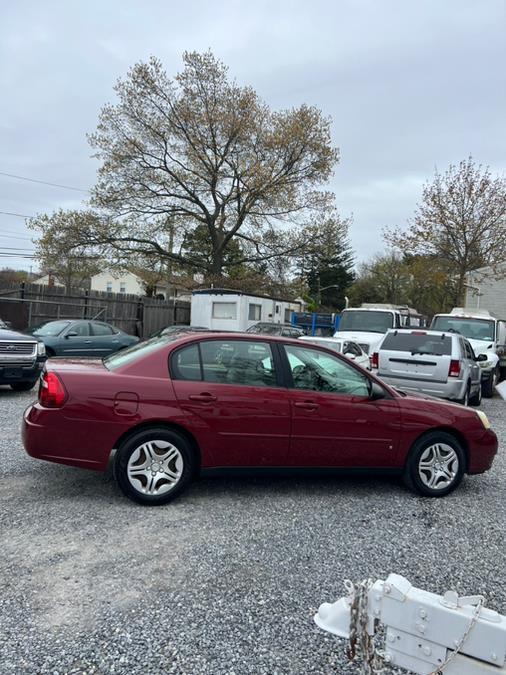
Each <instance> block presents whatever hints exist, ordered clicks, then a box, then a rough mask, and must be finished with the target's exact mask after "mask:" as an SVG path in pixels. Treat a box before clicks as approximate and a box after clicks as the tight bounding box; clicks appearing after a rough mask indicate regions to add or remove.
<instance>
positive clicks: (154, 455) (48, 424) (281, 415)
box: [22, 333, 497, 505]
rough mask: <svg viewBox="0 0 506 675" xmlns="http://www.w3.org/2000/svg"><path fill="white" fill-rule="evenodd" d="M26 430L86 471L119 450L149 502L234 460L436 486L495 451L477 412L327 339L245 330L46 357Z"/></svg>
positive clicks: (129, 482) (48, 456)
mask: <svg viewBox="0 0 506 675" xmlns="http://www.w3.org/2000/svg"><path fill="white" fill-rule="evenodd" d="M98 422H99V423H98ZM22 433H23V442H24V446H25V448H26V450H27V452H28V454H29V455H31V456H32V457H36V458H38V459H45V460H49V461H53V462H59V463H61V464H68V465H71V466H76V467H83V468H86V469H97V470H99V471H104V470H105V469H106V468H107V466H108V463H109V459H110V457H111V454H112V452H113V450H114V449H116V452H115V454H114V475H115V477H116V480H117V482H118V484H119V486H120V488H121V489H122V490H123V492H124V493H125V495H127V496H128V497H130V498H131V499H133V500H135V501H137V502H140V503H142V504H151V505H157V504H164V503H165V502H168V501H170V500H171V499H173V498H174V497H176V496H177V495H178V494H180V493H181V492H182V491H183V490H184V489H185V488H186V487H187V486H188V484H189V483H190V482H191V480H192V479H193V478H194V477H195V476H196V475H197V474H198V473H199V472H201V473H206V472H207V473H212V472H217V471H223V470H225V469H226V468H233V469H243V470H250V469H251V468H257V469H258V468H260V469H263V470H269V469H276V470H279V468H280V467H288V468H290V469H292V470H294V469H297V470H299V471H302V472H305V471H307V470H308V469H309V467H318V468H325V469H326V470H327V469H328V468H339V469H357V468H359V469H369V470H383V471H385V470H386V471H389V472H394V473H399V474H402V475H403V476H404V479H405V481H406V483H407V484H408V485H409V486H410V488H412V489H413V490H416V491H417V492H419V493H421V494H423V495H426V496H431V497H439V496H443V495H445V494H447V493H449V492H450V491H451V490H453V489H454V488H456V487H457V485H458V484H459V483H460V481H461V479H462V476H463V475H464V473H468V474H475V473H482V472H484V471H487V470H488V469H490V467H491V465H492V461H493V458H494V456H495V454H496V452H497V437H496V435H495V433H494V432H493V431H492V430H491V429H490V424H489V422H488V419H487V417H486V415H485V414H484V413H483V412H482V411H481V410H474V409H471V408H464V407H463V406H456V405H452V404H450V403H444V402H441V401H435V400H433V399H430V398H427V397H423V396H420V395H408V394H406V393H400V392H397V391H396V390H395V389H393V388H392V387H390V386H389V385H388V384H386V383H384V382H381V381H380V380H379V379H378V378H376V377H375V376H374V375H372V374H371V373H368V372H366V371H364V370H363V369H362V368H360V367H359V366H357V365H356V364H355V363H353V362H352V361H350V360H348V359H347V358H346V357H344V356H342V355H341V354H337V353H336V352H334V351H332V350H330V349H327V348H324V347H321V346H316V345H313V344H308V343H306V342H302V341H300V340H288V339H285V338H279V337H271V336H265V335H247V334H245V333H242V334H223V333H221V334H220V333H205V334H204V333H203V334H199V335H197V334H193V335H183V336H173V337H166V336H162V337H159V338H153V339H152V340H147V341H145V342H142V343H140V344H138V345H135V346H133V347H131V348H130V349H127V350H125V351H123V352H118V353H116V354H113V355H111V356H109V357H107V358H105V359H102V360H93V361H86V360H83V361H81V362H76V361H75V360H74V361H72V360H65V359H62V360H58V359H50V360H49V361H48V362H47V364H46V367H45V372H44V374H43V377H42V378H41V386H40V389H39V400H38V402H36V403H34V404H33V405H31V406H30V407H29V408H28V409H27V410H26V411H25V415H24V422H23V432H22Z"/></svg>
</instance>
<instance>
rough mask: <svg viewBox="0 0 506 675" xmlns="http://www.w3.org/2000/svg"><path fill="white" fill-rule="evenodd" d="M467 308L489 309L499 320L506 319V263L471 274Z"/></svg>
mask: <svg viewBox="0 0 506 675" xmlns="http://www.w3.org/2000/svg"><path fill="white" fill-rule="evenodd" d="M465 308H466V309H488V311H489V312H491V313H492V314H494V315H495V316H496V317H497V318H498V319H504V318H506V263H503V264H502V265H500V266H499V267H498V268H496V269H494V268H492V267H481V268H480V269H477V270H473V271H472V272H469V274H468V275H467V280H466V297H465Z"/></svg>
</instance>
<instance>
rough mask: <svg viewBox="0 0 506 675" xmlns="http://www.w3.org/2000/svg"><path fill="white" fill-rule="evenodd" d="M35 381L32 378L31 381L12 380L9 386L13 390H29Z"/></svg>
mask: <svg viewBox="0 0 506 675" xmlns="http://www.w3.org/2000/svg"><path fill="white" fill-rule="evenodd" d="M35 382H37V380H34V381H33V382H12V384H11V385H10V387H11V389H13V390H14V391H30V389H33V386H34V384H35Z"/></svg>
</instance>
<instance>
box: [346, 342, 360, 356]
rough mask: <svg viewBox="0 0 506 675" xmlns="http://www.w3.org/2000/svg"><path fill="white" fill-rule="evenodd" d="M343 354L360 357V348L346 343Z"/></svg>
mask: <svg viewBox="0 0 506 675" xmlns="http://www.w3.org/2000/svg"><path fill="white" fill-rule="evenodd" d="M343 354H353V356H360V355H361V351H360V348H359V347H358V346H357V345H356V344H355V343H354V342H345V343H344V346H343Z"/></svg>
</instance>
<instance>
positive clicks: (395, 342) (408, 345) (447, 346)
mask: <svg viewBox="0 0 506 675" xmlns="http://www.w3.org/2000/svg"><path fill="white" fill-rule="evenodd" d="M381 349H386V350H388V351H392V352H411V354H432V355H433V356H449V355H450V354H451V353H452V338H451V336H449V335H446V336H444V335H443V336H441V337H439V336H437V335H419V334H418V335H417V334H416V333H389V334H388V335H387V336H386V338H385V339H384V340H383V344H382V345H381Z"/></svg>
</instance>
